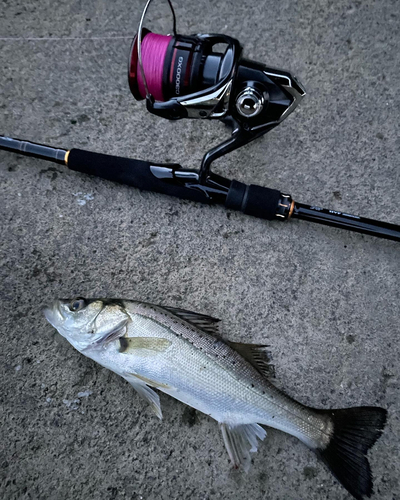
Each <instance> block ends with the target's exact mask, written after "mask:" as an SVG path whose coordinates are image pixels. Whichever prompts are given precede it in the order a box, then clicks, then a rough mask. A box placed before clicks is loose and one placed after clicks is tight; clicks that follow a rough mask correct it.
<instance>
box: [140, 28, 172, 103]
mask: <svg viewBox="0 0 400 500" xmlns="http://www.w3.org/2000/svg"><path fill="white" fill-rule="evenodd" d="M170 41H171V37H170V36H166V35H157V34H156V33H148V34H147V35H146V36H145V37H144V39H143V40H142V61H143V70H144V76H145V77H146V81H147V86H148V88H149V92H150V94H152V95H153V97H154V99H155V100H156V101H164V96H163V91H162V81H163V72H164V61H165V56H166V54H167V48H168V45H169V42H170ZM137 82H138V88H139V92H140V95H141V96H142V97H146V89H145V86H144V83H143V78H142V72H141V71H140V66H139V61H138V64H137Z"/></svg>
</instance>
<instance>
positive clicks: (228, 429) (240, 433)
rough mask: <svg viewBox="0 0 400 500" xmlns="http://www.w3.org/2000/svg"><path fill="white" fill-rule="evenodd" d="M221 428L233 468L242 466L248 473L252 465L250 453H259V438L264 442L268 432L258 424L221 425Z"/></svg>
mask: <svg viewBox="0 0 400 500" xmlns="http://www.w3.org/2000/svg"><path fill="white" fill-rule="evenodd" d="M219 426H220V429H221V432H222V437H223V439H224V443H225V446H226V450H227V452H228V455H229V458H230V459H231V462H232V464H233V466H234V467H236V468H238V467H240V466H242V467H243V469H244V471H245V472H248V470H249V468H250V465H251V458H250V453H254V452H256V451H257V446H258V442H257V438H258V439H261V441H262V440H263V439H264V438H265V436H266V435H267V433H266V431H265V430H264V429H263V428H262V427H261V426H260V425H258V424H256V423H254V424H243V425H237V426H231V425H229V424H226V423H220V424H219Z"/></svg>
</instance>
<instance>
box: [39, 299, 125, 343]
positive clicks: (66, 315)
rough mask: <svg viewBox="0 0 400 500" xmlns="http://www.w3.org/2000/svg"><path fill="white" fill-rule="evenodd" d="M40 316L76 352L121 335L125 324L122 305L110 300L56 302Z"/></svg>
mask: <svg viewBox="0 0 400 500" xmlns="http://www.w3.org/2000/svg"><path fill="white" fill-rule="evenodd" d="M43 313H44V315H45V317H46V319H47V321H48V322H49V323H50V324H51V325H52V326H54V328H55V329H56V330H57V331H58V333H60V335H62V336H63V337H65V338H66V339H67V340H68V341H69V342H70V343H71V344H72V345H73V346H74V347H75V348H76V349H78V351H82V350H83V349H87V348H89V347H93V348H95V347H99V346H102V345H104V344H106V343H107V342H109V341H111V340H114V339H116V338H118V337H120V336H122V335H123V334H124V333H125V329H126V325H127V323H128V321H129V315H128V314H127V312H126V310H125V307H124V305H123V302H122V301H120V300H113V299H107V300H106V299H84V298H81V297H77V298H75V299H72V300H71V299H67V300H65V299H57V300H55V301H54V302H53V303H52V304H50V305H49V306H47V307H45V308H44V310H43Z"/></svg>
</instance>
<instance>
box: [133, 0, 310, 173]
mask: <svg viewBox="0 0 400 500" xmlns="http://www.w3.org/2000/svg"><path fill="white" fill-rule="evenodd" d="M151 1H152V0H148V2H147V4H146V6H145V8H144V11H143V14H142V17H141V20H140V23H139V28H138V34H137V35H136V37H135V38H134V40H133V42H132V47H131V53H130V57H129V66H128V80H129V87H130V89H131V92H132V94H133V96H134V97H135V98H136V99H137V100H142V99H146V105H147V109H148V111H150V113H153V114H155V115H157V116H161V117H162V118H167V119H169V120H179V119H181V118H200V119H206V118H208V119H218V120H221V121H223V122H224V123H226V124H228V125H231V127H232V135H231V137H229V138H228V139H227V140H225V141H224V142H222V143H221V144H219V145H218V146H216V147H214V148H213V149H211V150H210V151H208V153H206V155H205V156H204V158H203V160H202V164H201V168H200V172H199V174H200V179H201V180H202V181H205V179H206V178H207V175H208V174H209V169H210V165H211V162H213V161H214V160H215V159H217V158H219V157H220V156H222V155H224V154H226V153H229V152H230V151H233V150H234V149H237V148H239V147H240V146H243V145H244V144H247V143H249V142H250V141H252V140H254V139H256V138H257V137H260V136H261V135H263V134H265V133H266V132H268V131H270V130H271V129H273V128H274V127H276V126H277V125H279V124H280V123H281V122H282V121H283V120H284V119H285V118H286V117H287V116H289V114H290V113H291V112H292V111H293V110H294V109H295V108H296V106H297V105H298V104H299V102H300V101H301V99H302V97H303V96H304V95H305V91H304V89H303V87H302V86H301V84H300V83H299V82H298V81H297V80H296V78H294V77H293V76H292V75H291V74H290V73H288V72H287V71H282V70H277V69H274V68H270V67H267V66H265V65H263V64H260V63H258V62H255V61H251V60H249V59H244V58H243V57H242V47H241V45H240V43H239V42H238V40H236V39H235V38H232V37H230V36H227V35H207V34H199V35H192V36H186V35H178V34H177V33H176V18H175V12H174V9H173V7H172V4H171V2H170V0H168V3H169V6H170V8H171V11H172V15H173V19H174V28H173V33H174V34H173V36H171V35H167V36H164V35H158V34H155V33H152V32H151V31H149V30H147V29H145V28H143V23H144V19H145V15H146V12H147V10H148V7H149V5H150V3H151ZM221 46H222V48H221Z"/></svg>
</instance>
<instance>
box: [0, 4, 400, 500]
mask: <svg viewBox="0 0 400 500" xmlns="http://www.w3.org/2000/svg"><path fill="white" fill-rule="evenodd" d="M142 4H143V2H142V1H139V0H130V1H129V2H128V1H126V0H115V1H113V2H108V1H106V0H86V1H85V2H81V1H79V0H60V1H58V2H51V1H50V0H40V1H33V0H29V1H27V0H23V1H22V0H13V1H11V0H3V2H2V9H1V11H0V22H1V30H0V34H1V36H2V37H54V36H57V37H78V38H79V37H97V36H122V35H131V34H134V33H135V30H136V26H137V22H138V19H139V15H140V10H141V7H142ZM175 4H176V5H175V7H176V13H177V18H178V27H179V31H180V32H181V33H192V32H202V31H203V32H224V33H227V34H230V35H233V36H235V37H237V38H238V39H239V40H241V41H242V43H243V44H244V46H245V50H246V54H247V55H248V56H249V57H251V58H254V59H257V60H260V61H263V62H265V63H268V64H269V65H271V66H277V67H284V68H286V69H289V70H291V71H293V72H294V73H295V74H296V75H297V76H298V77H299V79H300V81H301V82H303V83H304V85H305V87H306V89H307V92H308V96H307V97H306V98H305V99H304V100H303V102H302V104H301V106H300V107H299V108H298V110H297V111H296V112H295V113H294V114H293V115H292V116H291V117H290V118H289V119H288V120H286V121H285V122H284V123H283V124H282V125H281V126H280V127H278V128H276V129H275V130H274V131H272V132H271V133H270V134H268V135H267V136H266V137H264V138H262V139H260V140H258V141H256V142H254V143H253V144H251V145H249V146H248V147H245V148H242V149H241V150H239V151H237V152H236V153H234V154H231V155H229V156H228V157H226V158H223V159H221V160H220V161H218V162H217V165H216V170H217V171H218V172H220V173H222V174H224V175H226V176H227V177H233V178H237V179H239V180H242V181H244V182H253V183H256V184H260V185H265V186H270V187H275V188H279V189H281V190H283V191H286V192H289V193H291V194H292V195H293V196H294V197H295V199H297V200H299V201H303V202H315V203H316V204H320V205H323V206H328V207H331V208H336V209H345V210H347V211H349V212H350V213H359V214H362V215H364V216H366V217H372V218H379V219H383V220H387V221H389V222H396V223H399V222H400V215H399V209H398V204H397V203H396V200H397V199H398V191H399V189H400V185H399V162H400V142H399V110H400V78H399V67H400V51H399V43H400V32H399V22H400V19H399V18H400V15H399V9H398V7H399V6H398V2H397V1H396V0H366V1H364V2H360V1H358V0H337V1H331V0H317V1H314V0H300V1H297V2H296V1H294V0H282V1H279V2H276V1H272V0H265V1H262V2H251V1H250V0H242V1H240V2H239V1H237V2H236V1H235V2H228V1H221V2H211V1H205V0H202V1H195V0H186V1H176V2H175ZM147 24H148V25H149V26H151V27H153V29H154V30H155V31H159V32H164V33H166V32H168V31H169V30H170V15H169V13H168V8H167V7H166V5H164V4H163V3H162V2H158V3H156V4H155V6H154V7H153V9H152V11H151V13H150V16H149V22H148V23H147ZM129 45H130V42H129V40H127V39H115V40H79V39H78V40H65V41H58V40H51V41H23V40H22V41H21V40H15V41H10V40H1V41H0V48H1V51H0V67H1V68H2V69H1V76H0V82H1V83H0V84H1V95H0V108H1V116H2V118H1V132H2V133H3V134H7V135H10V136H14V137H20V138H26V139H29V140H32V141H37V142H42V143H48V144H51V145H55V146H60V147H65V148H69V147H80V148H84V149H85V148H86V149H90V150H93V151H98V152H104V153H113V154H119V155H122V156H123V155H125V156H132V157H136V158H143V159H153V160H155V161H170V160H172V161H176V162H180V163H182V164H185V165H187V166H191V167H197V166H198V165H199V161H200V159H201V156H202V155H203V153H204V152H205V151H206V150H207V148H209V147H210V146H211V145H212V144H216V143H217V142H218V141H220V140H221V139H222V137H223V135H224V134H225V135H226V134H227V130H226V129H225V128H224V126H223V125H221V124H219V123H217V122H213V123H210V122H200V121H189V120H187V121H181V122H175V123H171V122H167V121H165V120H162V119H160V118H157V117H154V116H151V115H149V114H148V113H147V112H146V110H145V105H144V104H143V102H142V103H139V102H136V101H135V100H134V99H133V98H132V96H131V95H130V92H129V89H128V86H127V79H126V64H127V56H128V53H129ZM0 185H1V203H0V211H1V213H0V217H1V228H2V238H1V243H0V245H1V246H0V249H1V254H0V258H1V285H2V286H1V304H2V307H1V321H0V325H1V326H0V329H1V346H2V349H1V351H2V355H1V371H2V372H1V398H2V416H1V422H2V426H1V443H2V446H1V459H0V464H1V471H2V472H1V473H2V482H1V486H0V496H1V498H4V499H28V498H29V499H39V498H40V499H60V500H61V499H72V498H79V499H81V498H82V499H114V498H115V499H128V498H129V499H135V500H139V499H143V500H150V499H163V500H164V499H188V498H190V499H193V500H205V499H210V500H217V499H240V500H242V499H254V500H255V499H259V500H261V499H263V500H267V499H268V500H271V499H279V500H283V499H284V500H299V499H304V500H305V499H307V500H317V499H330V500H339V499H340V500H344V499H349V495H348V494H347V493H346V491H345V490H344V489H343V488H342V487H341V486H340V485H339V484H338V483H337V482H336V481H335V479H334V478H333V477H332V476H331V474H330V473H329V472H328V470H326V469H325V467H324V466H323V465H322V464H321V463H320V462H318V460H317V458H316V457H315V456H314V454H313V453H312V452H311V451H309V450H308V449H307V448H305V447H304V446H303V445H302V444H301V443H300V442H298V441H297V440H296V439H295V438H292V437H290V436H287V435H285V434H283V433H280V432H278V431H274V430H270V431H269V432H268V436H267V438H266V440H265V442H264V443H263V444H262V446H260V450H259V452H258V453H257V454H256V455H254V460H253V462H254V464H253V467H252V468H251V470H250V472H249V473H248V474H247V475H246V474H243V473H241V472H239V471H234V470H231V466H230V463H229V460H228V456H227V453H226V452H225V449H224V445H223V442H222V438H221V436H220V435H219V430H218V426H217V424H216V422H214V421H212V420H210V419H209V418H208V417H206V416H204V415H202V414H199V413H197V412H194V411H192V410H191V409H189V408H187V407H185V406H184V405H182V404H181V403H179V402H177V401H175V400H173V399H171V398H169V397H166V396H164V395H161V400H162V406H163V411H164V420H163V421H162V422H160V421H158V420H157V418H156V417H154V416H153V415H152V414H151V412H150V411H149V410H148V408H147V407H146V405H145V404H144V403H143V401H142V400H140V399H139V398H138V396H136V394H135V393H134V391H133V389H132V388H131V387H130V386H129V385H128V384H127V383H126V382H125V381H124V380H122V379H120V378H118V377H117V376H116V375H114V374H113V373H111V372H109V371H107V370H105V369H103V368H101V367H100V366H97V365H95V364H94V363H93V362H92V361H90V360H88V359H86V358H85V357H83V356H82V355H81V354H79V353H78V352H76V351H74V349H73V348H72V347H71V346H70V345H69V344H68V343H67V342H66V341H65V340H64V339H62V338H61V337H59V336H58V334H55V332H54V331H53V329H52V327H51V326H50V325H49V324H47V323H46V321H45V319H44V317H43V315H42V312H41V308H42V306H43V304H44V303H46V302H47V301H49V300H51V299H52V298H54V297H66V296H75V295H76V294H79V295H83V296H91V297H96V296H103V297H104V296H106V297H128V298H129V297H131V298H140V299H143V300H147V301H151V302H154V303H162V304H166V305H172V306H179V307H184V308H186V309H191V310H195V311H198V312H202V313H207V314H211V315H213V316H216V317H219V318H222V319H223V320H224V323H223V325H224V327H223V330H224V332H225V334H227V336H228V337H230V338H231V339H233V340H236V341H238V340H243V341H246V342H255V343H267V344H270V345H271V351H272V353H273V359H274V364H275V367H276V383H277V384H278V385H279V386H280V387H282V388H285V389H286V390H287V392H288V393H289V394H291V395H292V396H294V397H296V398H297V399H298V400H300V401H301V402H303V403H305V404H309V405H314V406H316V407H319V408H335V407H346V406H357V405H366V404H367V405H381V406H383V407H385V408H387V409H388V410H389V421H388V425H387V428H386V431H385V433H384V434H383V436H382V438H381V439H380V440H379V441H378V443H377V444H376V445H375V447H374V448H373V450H372V452H371V453H370V454H369V456H370V462H371V466H372V470H373V472H374V476H375V491H376V495H375V497H374V498H379V499H382V500H392V499H395V498H400V484H399V476H400V463H399V435H400V422H399V413H398V411H399V401H400V393H399V373H400V367H399V363H398V360H399V355H400V353H399V351H400V347H399V298H400V284H399V274H400V266H399V248H400V247H399V245H398V243H395V242H388V241H385V240H380V239H377V238H373V237H369V236H362V235H359V234H354V233H353V234H352V233H348V232H346V231H341V230H336V229H332V228H328V227H324V226H318V225H315V224H314V225H312V224H309V223H306V222H301V221H293V222H291V223H287V224H281V223H278V222H276V223H268V222H265V221H262V220H258V219H255V218H251V217H246V216H245V215H242V214H239V213H227V211H226V210H225V209H224V208H222V207H207V206H200V205H196V204H194V203H189V202H182V201H179V200H177V199H173V198H168V197H165V196H161V195H157V194H154V193H146V192H139V191H138V190H135V189H130V188H128V187H124V186H120V185H116V184H112V183H110V182H106V181H103V180H100V179H96V178H90V177H88V176H84V175H80V174H78V173H74V172H69V171H67V170H66V169H65V168H63V167H62V166H58V165H54V164H51V163H46V162H44V161H40V160H36V159H31V158H24V157H21V156H17V155H12V154H9V153H6V152H1V154H0ZM82 393H83V394H82Z"/></svg>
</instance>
